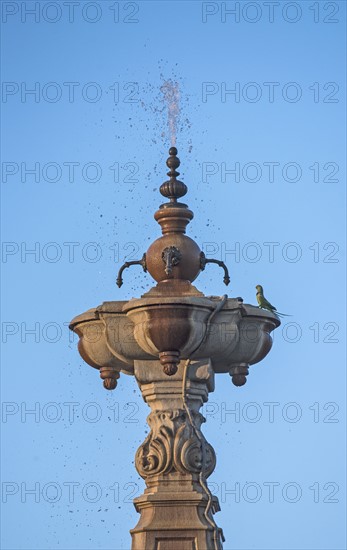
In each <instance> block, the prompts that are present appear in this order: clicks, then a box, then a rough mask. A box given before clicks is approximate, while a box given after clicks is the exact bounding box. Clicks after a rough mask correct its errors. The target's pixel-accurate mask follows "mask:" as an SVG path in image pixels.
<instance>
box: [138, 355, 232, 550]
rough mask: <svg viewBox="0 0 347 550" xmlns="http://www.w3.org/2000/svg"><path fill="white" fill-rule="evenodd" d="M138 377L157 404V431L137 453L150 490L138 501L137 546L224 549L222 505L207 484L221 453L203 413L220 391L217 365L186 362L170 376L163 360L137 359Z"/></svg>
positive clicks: (152, 422)
mask: <svg viewBox="0 0 347 550" xmlns="http://www.w3.org/2000/svg"><path fill="white" fill-rule="evenodd" d="M135 376H136V379H137V382H138V384H139V387H140V389H141V392H142V395H143V398H144V400H145V401H146V403H147V404H148V405H149V406H150V408H151V413H150V415H149V416H148V419H147V421H148V424H149V427H150V430H151V431H150V433H149V435H148V436H147V438H146V439H145V441H144V442H143V443H142V445H141V446H140V447H139V449H138V451H137V453H136V461H135V465H136V469H137V471H138V473H139V474H140V476H141V477H143V479H144V480H145V482H146V486H147V488H146V490H145V492H144V494H143V495H142V496H140V497H138V498H136V499H135V501H134V504H135V508H136V510H137V511H138V512H139V513H140V514H141V517H140V520H139V522H138V524H137V526H136V527H135V529H133V530H132V531H131V534H132V541H133V542H132V550H144V549H158V550H197V549H199V550H211V549H213V550H219V549H221V548H222V546H221V535H222V533H221V530H220V529H219V528H218V527H217V525H216V523H215V521H214V519H213V514H214V513H215V512H217V511H218V510H219V503H218V499H217V497H215V496H212V494H211V493H210V491H209V489H208V487H207V482H206V479H207V478H208V476H210V475H211V473H212V472H213V470H214V468H215V465H216V456H215V452H214V450H213V448H212V447H211V445H210V444H209V443H207V441H206V439H205V437H204V436H203V434H202V432H201V430H200V427H201V424H202V423H203V422H204V421H205V419H204V417H203V416H202V414H201V413H200V412H199V409H200V408H201V406H202V405H203V403H204V402H206V401H207V399H208V393H209V392H210V391H213V390H214V372H213V369H212V367H211V363H210V361H209V360H201V361H194V362H192V363H189V361H186V362H183V361H181V363H180V365H179V367H178V370H177V372H176V374H175V375H173V376H171V377H170V378H168V377H167V375H166V374H165V373H164V372H163V369H162V366H161V364H160V362H159V361H142V362H140V361H135Z"/></svg>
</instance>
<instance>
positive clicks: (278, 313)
mask: <svg viewBox="0 0 347 550" xmlns="http://www.w3.org/2000/svg"><path fill="white" fill-rule="evenodd" d="M274 313H276V315H278V316H279V317H293V315H288V314H287V313H280V312H279V311H274Z"/></svg>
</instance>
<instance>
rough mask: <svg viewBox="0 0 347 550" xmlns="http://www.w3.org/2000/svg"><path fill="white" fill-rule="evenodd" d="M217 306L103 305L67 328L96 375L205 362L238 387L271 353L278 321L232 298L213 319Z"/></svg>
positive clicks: (156, 301) (151, 301)
mask: <svg viewBox="0 0 347 550" xmlns="http://www.w3.org/2000/svg"><path fill="white" fill-rule="evenodd" d="M219 301H220V298H219V297H205V296H179V297H178V296H176V297H175V296H166V297H163V296H161V297H157V296H148V297H146V296H145V297H143V298H140V299H133V300H130V301H129V302H124V301H114V302H104V303H103V304H102V305H101V306H99V307H97V308H94V309H90V310H88V311H86V312H85V313H83V314H81V315H78V316H77V317H75V318H74V319H73V320H72V321H71V323H70V329H71V330H73V331H74V332H75V333H77V334H78V336H79V337H80V341H79V346H78V347H79V352H80V354H81V356H82V358H83V359H84V360H85V361H86V362H87V363H88V364H89V365H91V366H92V367H94V368H97V369H99V370H100V372H101V373H102V372H103V371H102V369H111V370H113V371H115V372H117V373H120V372H122V373H124V374H133V373H134V361H135V360H142V361H146V360H153V358H156V359H158V357H159V359H160V360H161V363H162V365H163V367H164V371H165V367H166V365H169V366H170V365H173V364H174V365H176V366H177V365H178V364H179V362H180V360H186V359H189V358H191V359H204V358H209V359H210V360H211V362H212V366H213V370H214V372H215V373H230V374H231V376H232V377H233V382H234V383H236V385H243V384H244V383H245V380H246V379H245V376H246V375H247V374H248V367H249V365H253V364H255V363H258V362H259V361H261V360H262V359H263V358H264V357H265V356H266V355H267V354H268V352H269V351H270V349H271V346H272V337H271V332H272V331H273V330H274V329H275V328H276V327H278V326H279V325H280V320H279V319H278V317H277V316H276V315H274V314H273V313H271V312H270V311H265V310H262V309H259V308H258V307H255V306H252V305H249V304H244V303H243V302H242V301H241V300H239V299H235V298H229V299H227V300H226V302H225V304H224V305H223V308H222V309H221V310H220V311H218V312H217V313H216V314H215V315H214V316H212V315H213V312H214V310H215V308H216V306H217V305H218V303H219ZM168 368H169V367H168ZM105 372H106V371H105ZM107 372H108V371H107ZM165 372H166V371H165ZM172 374H174V373H172ZM105 376H106V374H105ZM105 376H104V377H105ZM237 382H238V383H237ZM241 382H242V383H241Z"/></svg>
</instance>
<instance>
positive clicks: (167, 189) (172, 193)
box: [160, 147, 188, 203]
mask: <svg viewBox="0 0 347 550" xmlns="http://www.w3.org/2000/svg"><path fill="white" fill-rule="evenodd" d="M169 155H170V156H169V158H168V159H167V161H166V165H167V167H168V168H170V170H169V172H168V173H167V175H168V176H169V177H170V179H169V180H168V181H165V182H164V183H163V184H162V185H161V186H160V193H161V194H162V195H163V197H166V198H168V199H170V202H173V203H177V199H179V198H180V197H183V196H184V195H185V194H186V193H187V191H188V188H187V186H186V185H185V184H184V183H183V182H182V181H179V180H178V179H176V178H177V176H179V175H180V173H179V172H177V170H176V168H178V167H179V165H180V164H181V161H180V159H179V158H178V157H177V149H176V147H170V149H169Z"/></svg>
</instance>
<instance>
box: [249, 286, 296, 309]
mask: <svg viewBox="0 0 347 550" xmlns="http://www.w3.org/2000/svg"><path fill="white" fill-rule="evenodd" d="M255 288H256V289H257V294H256V296H257V302H258V304H259V307H260V308H262V309H267V310H268V311H271V313H274V314H275V315H278V316H279V317H290V315H286V313H279V312H278V311H277V309H276V308H275V306H273V305H272V304H270V302H268V300H267V299H266V298H265V296H264V290H263V287H262V286H261V285H257V286H256V287H255Z"/></svg>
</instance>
